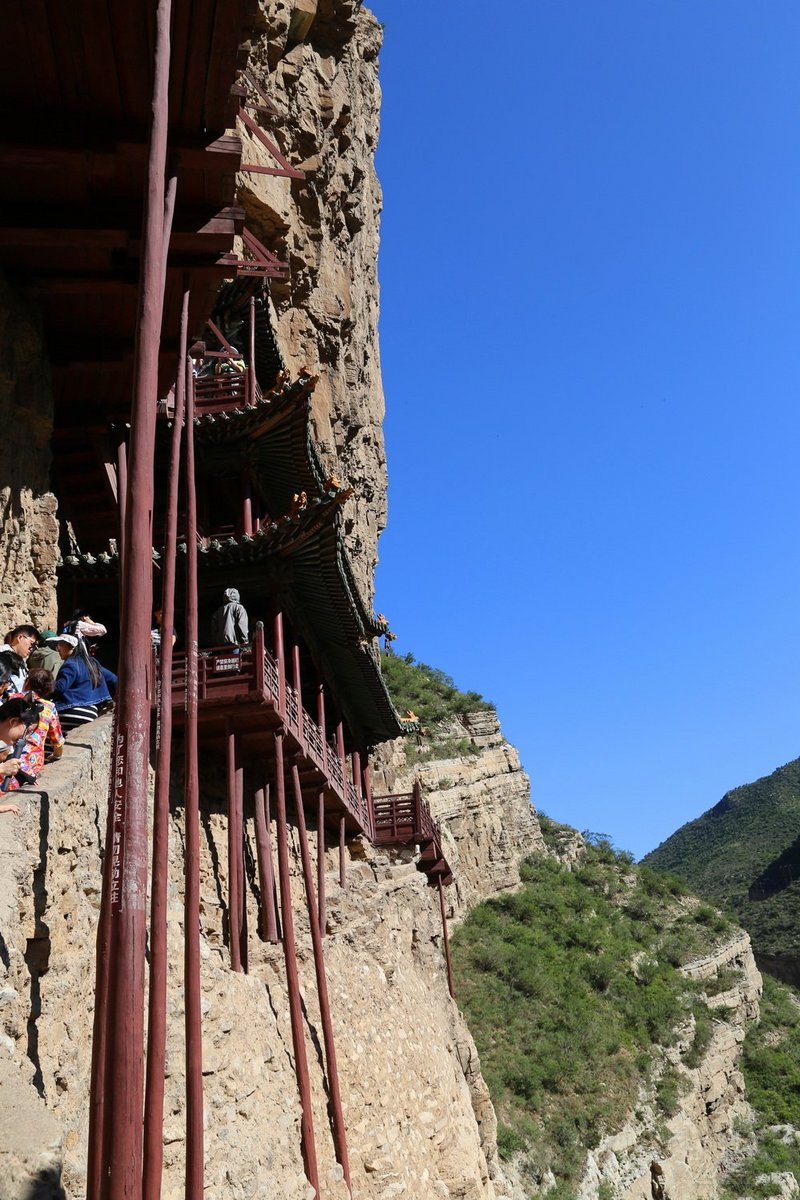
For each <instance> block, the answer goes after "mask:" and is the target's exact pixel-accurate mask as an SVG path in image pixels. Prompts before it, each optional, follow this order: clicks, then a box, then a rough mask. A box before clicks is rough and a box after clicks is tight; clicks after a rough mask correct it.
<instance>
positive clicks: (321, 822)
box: [317, 792, 327, 937]
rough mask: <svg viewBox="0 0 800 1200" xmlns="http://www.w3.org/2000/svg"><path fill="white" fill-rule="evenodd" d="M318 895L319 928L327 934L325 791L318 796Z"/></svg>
mask: <svg viewBox="0 0 800 1200" xmlns="http://www.w3.org/2000/svg"><path fill="white" fill-rule="evenodd" d="M317 897H318V899H319V929H320V933H321V934H322V936H323V937H324V936H325V925H326V923H327V912H326V904H325V793H324V792H320V793H319V795H318V796H317Z"/></svg>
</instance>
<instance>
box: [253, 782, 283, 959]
mask: <svg viewBox="0 0 800 1200" xmlns="http://www.w3.org/2000/svg"><path fill="white" fill-rule="evenodd" d="M253 807H254V810H255V830H256V855H257V858H258V886H259V888H260V889H261V932H262V935H263V936H264V937H265V938H266V939H267V941H268V942H277V941H278V923H277V921H276V920H275V875H274V872H273V867H272V838H271V835H270V819H269V784H268V783H267V784H266V785H265V786H264V787H260V788H257V789H256V793H255V797H254V803H253Z"/></svg>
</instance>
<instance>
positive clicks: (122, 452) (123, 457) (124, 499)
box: [117, 437, 128, 628]
mask: <svg viewBox="0 0 800 1200" xmlns="http://www.w3.org/2000/svg"><path fill="white" fill-rule="evenodd" d="M117 501H118V504H119V546H118V548H117V549H118V553H119V561H120V565H121V564H122V562H123V560H124V558H125V513H126V509H127V504H128V447H127V446H126V445H125V439H124V437H120V440H119V442H118V444H117ZM121 583H122V572H121V571H120V584H121ZM124 591H125V589H124V588H122V592H123V595H124ZM120 628H122V620H121V619H120Z"/></svg>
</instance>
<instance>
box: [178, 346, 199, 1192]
mask: <svg viewBox="0 0 800 1200" xmlns="http://www.w3.org/2000/svg"><path fill="white" fill-rule="evenodd" d="M197 607H198V606H197V500H196V490H195V473H194V375H193V374H192V368H191V364H190V363H187V367H186V732H185V738H184V740H185V750H186V769H185V785H184V813H185V821H186V850H185V867H184V871H185V890H184V909H183V937H184V947H183V985H184V1022H185V1030H186V1181H185V1196H186V1200H196V1197H197V1196H202V1194H203V1154H204V1151H203V1026H202V1011H201V996H200V766H199V755H198V736H197V713H198V696H197V641H198V613H197Z"/></svg>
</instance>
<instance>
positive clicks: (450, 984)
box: [436, 875, 455, 999]
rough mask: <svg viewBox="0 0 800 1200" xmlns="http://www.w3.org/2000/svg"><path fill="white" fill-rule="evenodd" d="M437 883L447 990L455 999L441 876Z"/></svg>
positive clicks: (438, 877) (437, 877)
mask: <svg viewBox="0 0 800 1200" xmlns="http://www.w3.org/2000/svg"><path fill="white" fill-rule="evenodd" d="M436 882H437V884H438V885H439V911H440V912H441V914H442V933H443V934H444V959H445V962H446V964H447V990H448V992H449V993H450V996H451V997H452V998H453V999H455V989H454V987H453V964H452V962H451V961H450V938H449V937H448V933H447V914H446V912H445V906H444V888H443V887H442V877H441V875H437V876H436Z"/></svg>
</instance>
